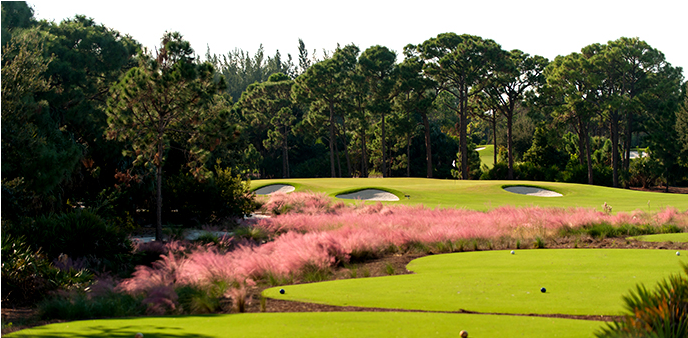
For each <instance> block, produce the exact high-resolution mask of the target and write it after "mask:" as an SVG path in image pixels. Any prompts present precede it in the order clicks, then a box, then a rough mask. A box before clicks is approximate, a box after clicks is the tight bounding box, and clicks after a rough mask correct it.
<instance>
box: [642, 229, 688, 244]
mask: <svg viewBox="0 0 688 338" xmlns="http://www.w3.org/2000/svg"><path fill="white" fill-rule="evenodd" d="M631 238H632V239H637V240H639V241H643V242H676V243H688V232H682V233H678V234H657V235H645V236H637V237H631Z"/></svg>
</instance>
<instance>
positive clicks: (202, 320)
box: [3, 312, 605, 338]
mask: <svg viewBox="0 0 688 338" xmlns="http://www.w3.org/2000/svg"><path fill="white" fill-rule="evenodd" d="M604 325H605V324H604V323H603V322H598V321H587V320H573V319H558V318H540V317H516V316H490V315H470V314H447V313H417V312H414V313H411V312H320V313H249V314H234V315H209V316H185V317H142V318H131V319H103V320H88V321H78V322H69V323H59V324H51V325H46V326H40V327H35V328H31V329H26V330H22V331H17V332H14V333H11V334H7V335H3V336H6V337H7V338H11V337H22V338H24V337H25V338H29V337H32V338H33V337H46V338H83V337H99V338H106V337H114V338H133V337H134V335H135V334H136V333H137V332H141V333H143V337H144V338H163V337H164V338H182V337H184V338H220V337H222V338H225V337H226V338H232V337H244V338H253V337H256V338H258V337H261V338H262V337H281V338H288V337H294V338H297V337H298V338H309V337H318V338H320V337H382V338H384V337H409V338H410V337H424V338H425V337H451V338H455V337H458V333H459V331H461V330H466V331H468V332H469V337H470V338H494V337H507V338H508V337H529V338H550V337H570V338H578V337H592V336H593V332H595V331H596V330H598V329H600V328H601V327H603V326H604Z"/></svg>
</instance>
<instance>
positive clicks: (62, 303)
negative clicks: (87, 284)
mask: <svg viewBox="0 0 688 338" xmlns="http://www.w3.org/2000/svg"><path fill="white" fill-rule="evenodd" d="M142 299H143V297H142V296H133V295H130V294H128V293H125V292H115V291H112V290H109V291H105V292H104V293H101V294H98V295H93V294H92V293H91V292H86V291H83V290H74V291H71V292H62V293H57V294H56V295H54V296H52V297H50V298H48V299H46V300H44V301H42V302H40V303H39V304H38V314H39V317H40V318H41V319H44V320H53V319H62V320H83V319H95V318H115V317H135V316H142V315H144V314H145V313H146V311H145V310H146V308H145V307H144V306H142V305H141V302H142Z"/></svg>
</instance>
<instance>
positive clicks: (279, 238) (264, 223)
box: [118, 193, 688, 313]
mask: <svg viewBox="0 0 688 338" xmlns="http://www.w3.org/2000/svg"><path fill="white" fill-rule="evenodd" d="M265 205H266V206H268V208H273V209H279V210H282V211H280V213H279V214H276V215H274V216H273V217H271V218H265V219H260V220H258V221H256V222H255V223H254V224H253V225H251V226H249V227H246V230H245V233H246V235H241V234H240V233H241V231H238V232H239V234H238V233H237V232H235V236H238V237H239V238H242V239H241V240H240V241H238V242H237V241H234V242H232V244H231V245H220V246H218V245H215V244H214V243H213V242H209V243H207V244H204V245H202V244H199V243H196V244H192V243H187V242H171V243H169V244H166V245H165V246H164V247H160V248H158V247H153V245H150V246H151V248H150V250H151V251H153V250H158V251H157V252H160V253H161V255H160V256H159V257H160V259H159V260H158V261H156V262H154V263H153V264H151V265H150V266H143V265H142V266H138V267H137V268H136V271H135V272H134V273H133V275H132V277H131V278H128V279H126V280H124V281H123V282H121V283H120V284H119V286H118V290H120V291H122V292H125V293H128V294H131V295H141V296H142V297H144V298H146V299H150V300H151V301H149V302H148V304H153V305H147V310H148V311H149V312H154V311H165V312H174V311H177V312H184V313H186V312H197V313H202V312H212V311H214V310H213V309H217V306H219V305H217V304H219V303H220V302H219V300H220V299H231V300H232V302H233V303H235V304H234V306H235V310H236V311H240V310H241V308H242V306H243V305H242V301H241V299H240V297H239V298H237V296H236V295H239V296H240V295H241V292H242V290H245V288H247V287H251V286H253V285H255V284H267V285H272V286H276V285H285V284H292V283H294V282H313V281H321V280H326V279H330V278H332V276H333V268H335V267H338V266H345V267H346V266H352V265H353V264H355V263H359V262H365V261H368V260H370V259H375V258H379V257H382V256H385V255H389V254H396V253H405V252H411V253H420V254H429V253H443V252H460V251H468V250H490V249H494V248H495V247H513V246H512V245H513V243H515V246H516V248H522V247H525V246H526V245H527V244H526V243H534V244H533V245H534V246H535V247H539V248H544V247H545V246H546V245H545V244H546V241H550V240H551V239H552V238H553V237H556V236H562V234H564V235H569V234H570V235H576V234H577V235H581V234H584V231H589V232H594V231H598V232H599V233H600V236H620V235H621V236H625V235H626V234H629V233H634V232H642V231H655V230H656V229H660V228H662V227H663V226H666V227H667V229H668V230H672V229H673V230H676V229H679V230H682V229H683V228H685V227H686V226H687V225H688V217H687V216H686V214H685V213H679V212H677V211H676V210H669V209H667V210H665V211H661V212H659V213H657V214H654V215H651V214H645V213H642V212H637V213H632V214H623V213H618V214H616V215H608V214H605V213H603V212H599V211H595V210H591V209H583V208H567V209H565V208H540V207H527V208H516V207H509V206H506V207H499V208H495V209H492V210H489V211H487V212H481V211H473V210H465V209H439V208H437V209H430V208H425V207H423V206H404V205H395V206H388V205H384V204H381V203H376V204H368V205H366V204H363V203H358V204H347V205H343V204H342V205H340V204H338V203H333V202H332V200H331V199H330V198H328V197H327V196H326V195H324V194H303V193H300V194H296V193H292V194H288V195H287V194H274V196H272V197H270V201H268V202H266V204H265ZM285 205H290V207H288V208H284V207H283V206H285ZM661 222H667V223H661ZM669 228H671V229H669ZM653 229H654V230H653ZM249 233H250V234H253V235H249ZM550 243H554V242H550ZM143 247H146V246H145V245H141V246H140V248H143ZM350 264H351V265H350ZM362 270H363V271H361V269H354V270H353V271H352V272H351V275H352V276H364V277H365V276H369V275H370V271H367V270H365V269H362ZM218 283H220V284H222V285H227V287H226V288H225V289H223V290H222V291H221V292H220V291H218V288H216V287H214V286H213V285H215V286H217V285H220V284H218ZM155 290H157V291H156V292H157V294H158V295H164V293H161V290H162V291H164V290H174V291H175V292H176V293H177V296H178V299H176V300H175V299H173V298H174V297H173V296H172V295H169V294H168V296H169V297H167V298H165V297H157V298H156V297H152V295H151V292H153V291H155ZM192 291H193V292H192ZM189 295H190V296H189ZM233 295H234V296H233ZM153 296H154V295H153ZM194 297H195V298H194ZM204 297H205V298H204ZM187 299H195V300H193V301H187ZM192 304H198V305H192ZM172 305H174V307H173V306H172ZM201 305H202V306H201ZM244 305H245V304H244Z"/></svg>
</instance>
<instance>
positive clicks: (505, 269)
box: [264, 249, 688, 315]
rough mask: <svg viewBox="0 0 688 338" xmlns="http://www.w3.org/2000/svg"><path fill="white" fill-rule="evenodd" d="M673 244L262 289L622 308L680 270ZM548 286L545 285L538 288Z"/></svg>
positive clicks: (371, 300) (447, 304)
mask: <svg viewBox="0 0 688 338" xmlns="http://www.w3.org/2000/svg"><path fill="white" fill-rule="evenodd" d="M686 256H688V254H687V255H681V256H677V255H676V254H675V252H674V251H669V250H637V249H540V250H517V251H516V252H515V254H514V255H511V254H510V253H509V251H502V250H499V251H484V252H465V253H455V254H444V255H434V256H427V257H423V258H420V259H417V260H414V261H412V262H411V263H410V264H409V265H408V269H409V270H411V271H414V272H415V274H411V275H401V276H389V277H378V278H361V279H346V280H337V281H330V282H322V283H314V284H301V285H290V286H284V287H282V288H284V289H285V290H286V293H285V294H284V295H281V294H279V293H278V289H279V288H272V289H268V290H265V291H264V295H265V296H267V297H270V298H276V299H287V300H297V301H304V302H313V303H322V304H331V305H340V306H362V307H382V308H390V309H415V310H426V311H460V310H462V309H463V310H468V311H476V312H482V313H513V314H530V313H536V314H571V315H619V314H620V313H621V312H622V310H623V302H622V296H623V295H625V294H627V293H628V291H629V290H630V289H632V288H634V287H635V286H636V285H637V284H638V283H644V284H645V285H647V286H648V287H653V286H654V285H655V284H656V282H657V281H659V280H661V279H663V278H665V277H667V276H669V275H670V274H672V273H673V274H678V273H680V272H681V271H682V270H681V265H680V263H681V262H683V263H688V257H686ZM541 287H545V288H546V290H547V292H546V293H541V292H540V288H541Z"/></svg>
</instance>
